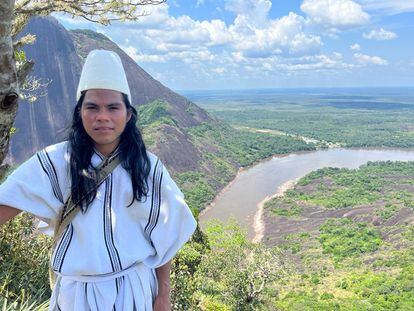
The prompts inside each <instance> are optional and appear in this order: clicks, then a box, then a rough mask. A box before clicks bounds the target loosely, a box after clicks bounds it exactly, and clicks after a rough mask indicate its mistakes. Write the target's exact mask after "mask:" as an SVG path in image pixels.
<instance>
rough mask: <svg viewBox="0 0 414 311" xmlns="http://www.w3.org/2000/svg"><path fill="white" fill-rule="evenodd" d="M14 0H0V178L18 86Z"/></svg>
mask: <svg viewBox="0 0 414 311" xmlns="http://www.w3.org/2000/svg"><path fill="white" fill-rule="evenodd" d="M13 8H14V0H1V1H0V180H1V179H3V177H4V174H5V173H6V171H7V168H8V167H7V165H4V164H3V162H4V158H5V157H6V155H7V152H8V149H9V140H10V130H11V127H12V126H13V122H14V119H15V118H16V113H17V105H18V103H17V100H18V94H19V86H18V79H17V70H16V62H15V60H14V58H13V41H12V37H11V32H12V24H13Z"/></svg>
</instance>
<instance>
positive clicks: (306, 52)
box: [56, 0, 414, 90]
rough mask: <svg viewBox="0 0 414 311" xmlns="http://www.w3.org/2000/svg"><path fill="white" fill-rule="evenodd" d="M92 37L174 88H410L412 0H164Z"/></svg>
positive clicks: (82, 24) (71, 22) (71, 23)
mask: <svg viewBox="0 0 414 311" xmlns="http://www.w3.org/2000/svg"><path fill="white" fill-rule="evenodd" d="M146 11H147V13H150V14H149V15H148V16H145V17H142V18H141V19H140V21H138V22H134V23H131V22H127V23H113V24H112V25H110V26H101V25H97V24H94V23H90V22H87V21H84V20H80V19H71V18H70V17H69V16H61V15H59V16H56V17H58V19H59V20H60V21H61V22H62V24H63V25H64V26H65V27H66V28H68V29H73V28H88V29H92V30H95V31H98V32H101V33H103V34H105V35H107V36H108V37H109V38H111V39H112V40H113V41H114V42H115V43H117V44H118V45H119V46H120V47H121V48H122V49H124V50H125V51H126V52H127V53H128V54H129V55H130V56H131V57H132V58H133V59H134V60H135V61H136V62H137V63H138V64H139V65H140V66H141V67H142V68H144V69H145V70H146V71H147V72H148V73H150V74H151V75H152V76H153V77H154V78H156V79H157V80H159V81H160V82H161V83H163V84H165V85H166V86H168V87H170V88H172V89H175V90H194V89H195V90H197V89H248V88H289V87H366V86H390V87H391V86H414V40H413V37H414V35H413V34H414V0H301V1H298V0H276V1H270V0H186V1H184V0H168V1H167V3H166V4H165V5H160V6H156V7H148V8H146Z"/></svg>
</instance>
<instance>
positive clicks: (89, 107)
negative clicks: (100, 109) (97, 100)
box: [86, 106, 96, 110]
mask: <svg viewBox="0 0 414 311" xmlns="http://www.w3.org/2000/svg"><path fill="white" fill-rule="evenodd" d="M86 109H88V110H92V109H96V107H94V106H88V107H86Z"/></svg>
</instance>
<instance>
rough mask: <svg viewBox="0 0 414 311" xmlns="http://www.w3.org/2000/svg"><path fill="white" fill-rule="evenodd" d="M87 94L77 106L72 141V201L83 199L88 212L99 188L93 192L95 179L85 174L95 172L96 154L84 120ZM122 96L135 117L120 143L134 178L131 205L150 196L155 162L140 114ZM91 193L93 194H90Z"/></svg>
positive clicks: (121, 155) (71, 135)
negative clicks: (142, 132) (82, 115)
mask: <svg viewBox="0 0 414 311" xmlns="http://www.w3.org/2000/svg"><path fill="white" fill-rule="evenodd" d="M85 94H86V92H83V93H82V95H81V97H80V98H79V100H78V102H77V104H76V107H75V110H74V112H73V118H72V126H71V129H70V132H69V138H68V140H69V151H70V176H71V182H72V183H71V195H72V201H73V202H79V201H80V200H82V202H81V204H80V205H81V209H82V211H86V209H87V208H88V206H89V205H90V204H91V202H92V201H93V200H94V199H95V197H96V193H97V191H96V189H94V190H92V189H93V186H94V180H93V179H91V178H90V177H88V174H86V173H85V172H90V171H93V170H94V168H93V167H92V165H91V158H92V155H93V153H94V149H93V140H92V138H91V137H90V136H89V135H88V134H87V133H86V131H85V128H84V127H83V124H82V119H81V107H82V103H83V99H84V98H85ZM122 97H123V100H124V103H125V106H126V108H127V111H129V112H130V113H131V118H130V119H129V121H128V122H127V124H126V126H125V129H124V131H123V133H122V134H121V139H120V143H119V150H120V152H121V153H120V159H121V165H122V167H123V168H124V169H125V170H126V171H127V172H128V173H129V175H130V177H131V184H132V201H131V203H130V204H129V206H130V205H132V203H134V201H135V200H137V201H141V200H142V198H143V197H144V196H145V197H146V196H147V193H148V183H147V177H148V175H149V173H150V170H151V162H150V160H149V158H148V155H147V151H146V148H145V144H144V141H143V139H142V135H141V132H140V130H139V129H138V127H137V126H136V122H137V118H138V117H137V111H136V109H135V108H134V107H133V106H131V103H130V102H129V99H128V96H127V95H126V94H122ZM91 190H92V191H91ZM88 192H90V193H89V194H88Z"/></svg>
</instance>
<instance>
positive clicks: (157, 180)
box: [144, 159, 163, 245]
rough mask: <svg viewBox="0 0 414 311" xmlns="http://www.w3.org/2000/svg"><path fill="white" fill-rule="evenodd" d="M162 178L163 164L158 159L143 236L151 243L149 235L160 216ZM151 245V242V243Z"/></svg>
mask: <svg viewBox="0 0 414 311" xmlns="http://www.w3.org/2000/svg"><path fill="white" fill-rule="evenodd" d="M162 176H163V164H162V163H161V161H160V160H159V159H157V162H156V163H155V169H154V174H153V178H152V182H153V183H152V197H151V198H152V199H151V210H150V215H149V218H148V223H147V225H146V226H145V230H144V232H145V235H146V236H147V239H148V240H149V241H151V234H152V231H153V230H154V228H155V226H156V225H157V223H158V218H159V215H160V206H161V183H162ZM151 245H152V241H151Z"/></svg>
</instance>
